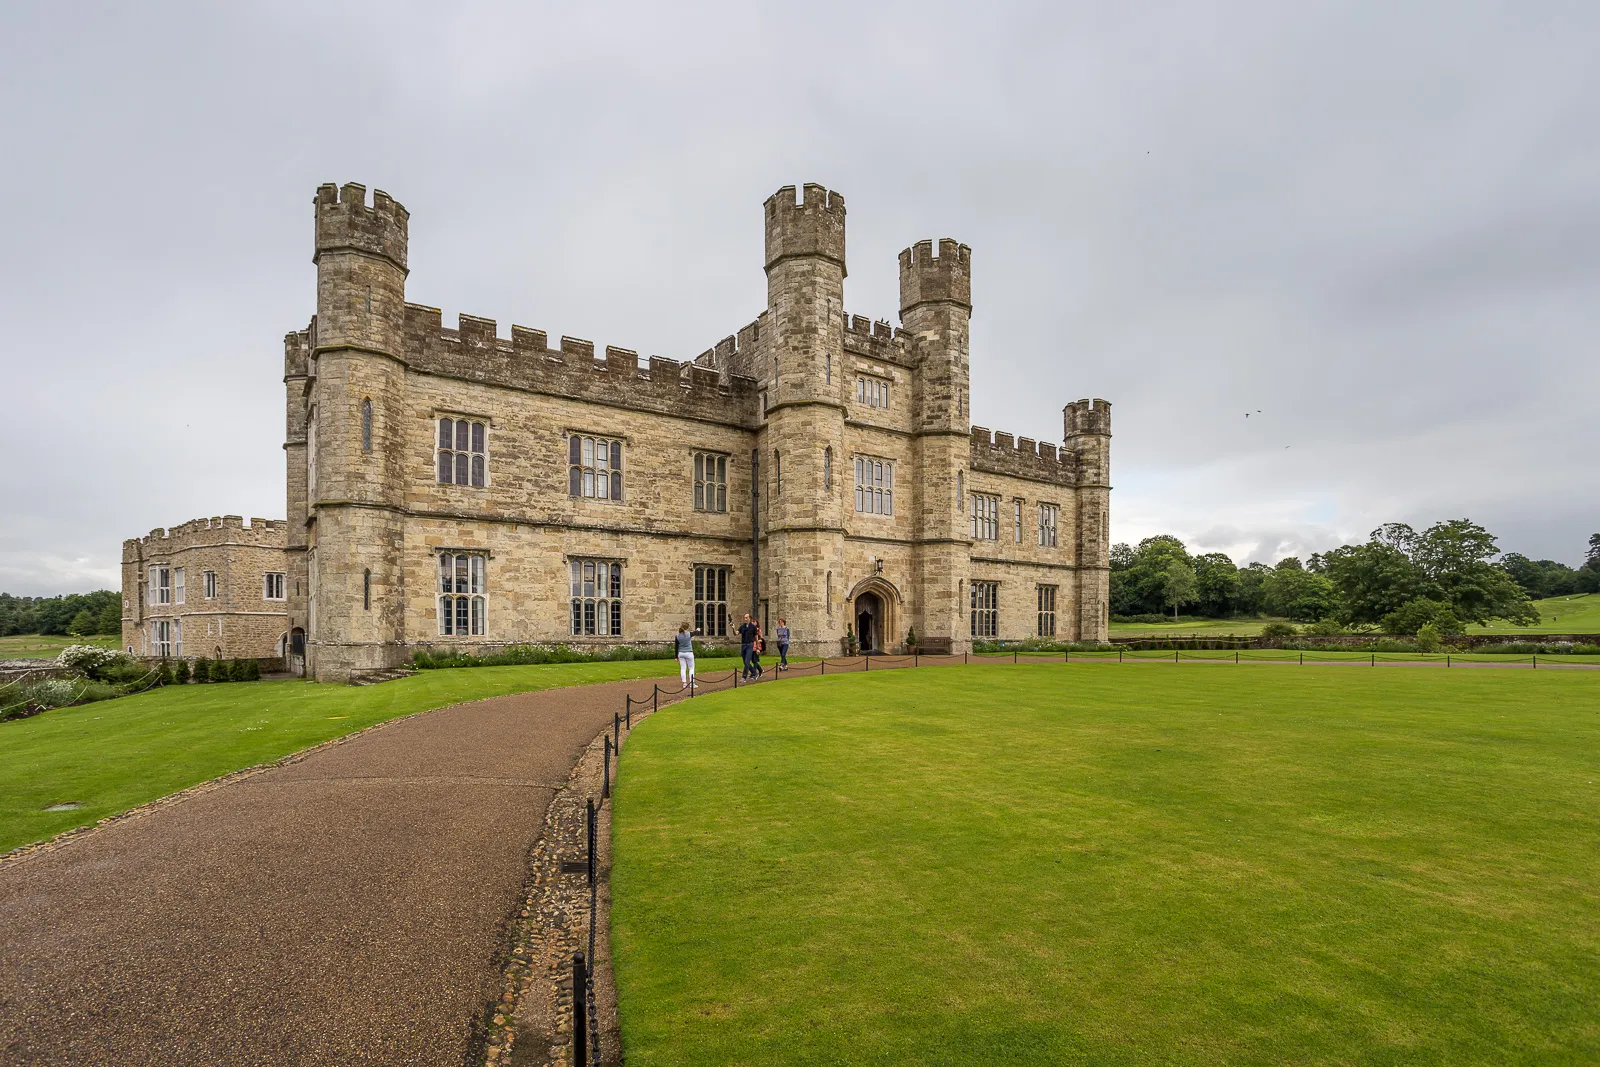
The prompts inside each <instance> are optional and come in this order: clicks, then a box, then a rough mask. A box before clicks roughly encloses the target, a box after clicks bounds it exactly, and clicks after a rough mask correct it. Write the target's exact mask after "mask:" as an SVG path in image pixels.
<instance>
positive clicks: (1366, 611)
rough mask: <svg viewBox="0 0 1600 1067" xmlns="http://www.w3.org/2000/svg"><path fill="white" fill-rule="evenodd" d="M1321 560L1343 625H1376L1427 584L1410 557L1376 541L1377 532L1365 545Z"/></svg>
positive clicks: (1421, 592)
mask: <svg viewBox="0 0 1600 1067" xmlns="http://www.w3.org/2000/svg"><path fill="white" fill-rule="evenodd" d="M1323 558H1324V560H1325V563H1326V574H1327V577H1328V580H1329V581H1330V582H1331V583H1332V584H1333V599H1334V603H1335V604H1336V605H1337V610H1336V614H1337V615H1338V617H1339V621H1341V622H1343V623H1345V624H1346V625H1349V626H1368V625H1373V624H1376V623H1377V622H1378V620H1380V619H1382V618H1383V617H1384V616H1385V615H1387V614H1389V613H1390V612H1392V611H1396V610H1398V609H1399V608H1400V607H1401V605H1403V604H1405V603H1406V602H1408V601H1411V600H1415V599H1416V598H1417V597H1419V596H1421V595H1422V594H1423V592H1424V587H1425V585H1426V582H1425V580H1424V579H1423V576H1422V572H1421V571H1420V570H1419V569H1418V568H1417V566H1416V565H1415V564H1414V563H1412V562H1411V558H1410V557H1409V556H1407V555H1406V554H1405V553H1404V552H1402V551H1400V549H1398V548H1395V547H1394V546H1393V545H1392V544H1388V543H1385V542H1383V541H1380V540H1378V537H1377V532H1376V531H1374V533H1373V539H1372V540H1370V541H1368V542H1367V543H1366V544H1364V545H1345V546H1343V547H1341V548H1336V549H1334V550H1333V551H1332V552H1329V553H1328V554H1327V555H1326V556H1325V557H1323Z"/></svg>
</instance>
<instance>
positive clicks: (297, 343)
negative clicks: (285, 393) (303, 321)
mask: <svg viewBox="0 0 1600 1067" xmlns="http://www.w3.org/2000/svg"><path fill="white" fill-rule="evenodd" d="M310 367H311V331H310V330H301V331H299V332H298V333H287V334H284V335H283V376H284V377H285V378H303V377H305V376H306V375H307V374H309V373H310Z"/></svg>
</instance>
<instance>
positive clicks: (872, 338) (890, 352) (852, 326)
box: [844, 315, 911, 363]
mask: <svg viewBox="0 0 1600 1067" xmlns="http://www.w3.org/2000/svg"><path fill="white" fill-rule="evenodd" d="M844 350H845V351H846V352H847V353H849V354H850V355H853V356H859V357H861V358H863V359H887V360H892V361H894V362H898V363H907V362H909V361H910V359H911V336H910V334H908V333H906V332H905V331H904V330H902V329H900V328H899V327H898V326H892V325H890V324H889V323H888V322H886V321H884V320H883V319H879V320H878V321H877V322H874V321H872V320H871V319H869V318H867V317H866V316H865V315H846V316H845V317H844Z"/></svg>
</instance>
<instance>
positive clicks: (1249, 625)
mask: <svg viewBox="0 0 1600 1067" xmlns="http://www.w3.org/2000/svg"><path fill="white" fill-rule="evenodd" d="M1284 621H1286V620H1284V619H1190V618H1185V619H1181V620H1180V621H1178V622H1175V623H1174V622H1167V623H1153V622H1114V623H1112V624H1111V636H1112V637H1136V636H1139V635H1142V634H1153V635H1156V636H1163V635H1166V634H1207V635H1209V636H1212V637H1227V636H1229V635H1233V636H1235V637H1254V636H1255V635H1256V634H1258V633H1260V632H1261V628H1262V627H1263V626H1265V625H1266V624H1267V623H1269V622H1284Z"/></svg>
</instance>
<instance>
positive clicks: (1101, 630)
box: [1061, 399, 1111, 641]
mask: <svg viewBox="0 0 1600 1067" xmlns="http://www.w3.org/2000/svg"><path fill="white" fill-rule="evenodd" d="M1061 419H1062V430H1063V432H1064V435H1065V438H1066V447H1067V448H1068V449H1069V450H1071V451H1072V452H1073V453H1074V454H1075V455H1076V457H1077V462H1078V487H1077V489H1076V496H1077V527H1078V529H1077V534H1078V536H1077V549H1076V560H1077V566H1078V571H1077V576H1078V639H1079V640H1080V641H1104V640H1106V637H1107V634H1108V632H1109V628H1110V615H1109V611H1110V603H1109V600H1108V595H1109V594H1108V590H1109V581H1110V579H1109V574H1110V563H1111V405H1110V404H1108V403H1106V402H1105V401H1104V400H1099V399H1095V400H1077V401H1074V402H1073V403H1071V404H1068V405H1067V406H1066V408H1064V409H1063V410H1062V413H1061Z"/></svg>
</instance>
